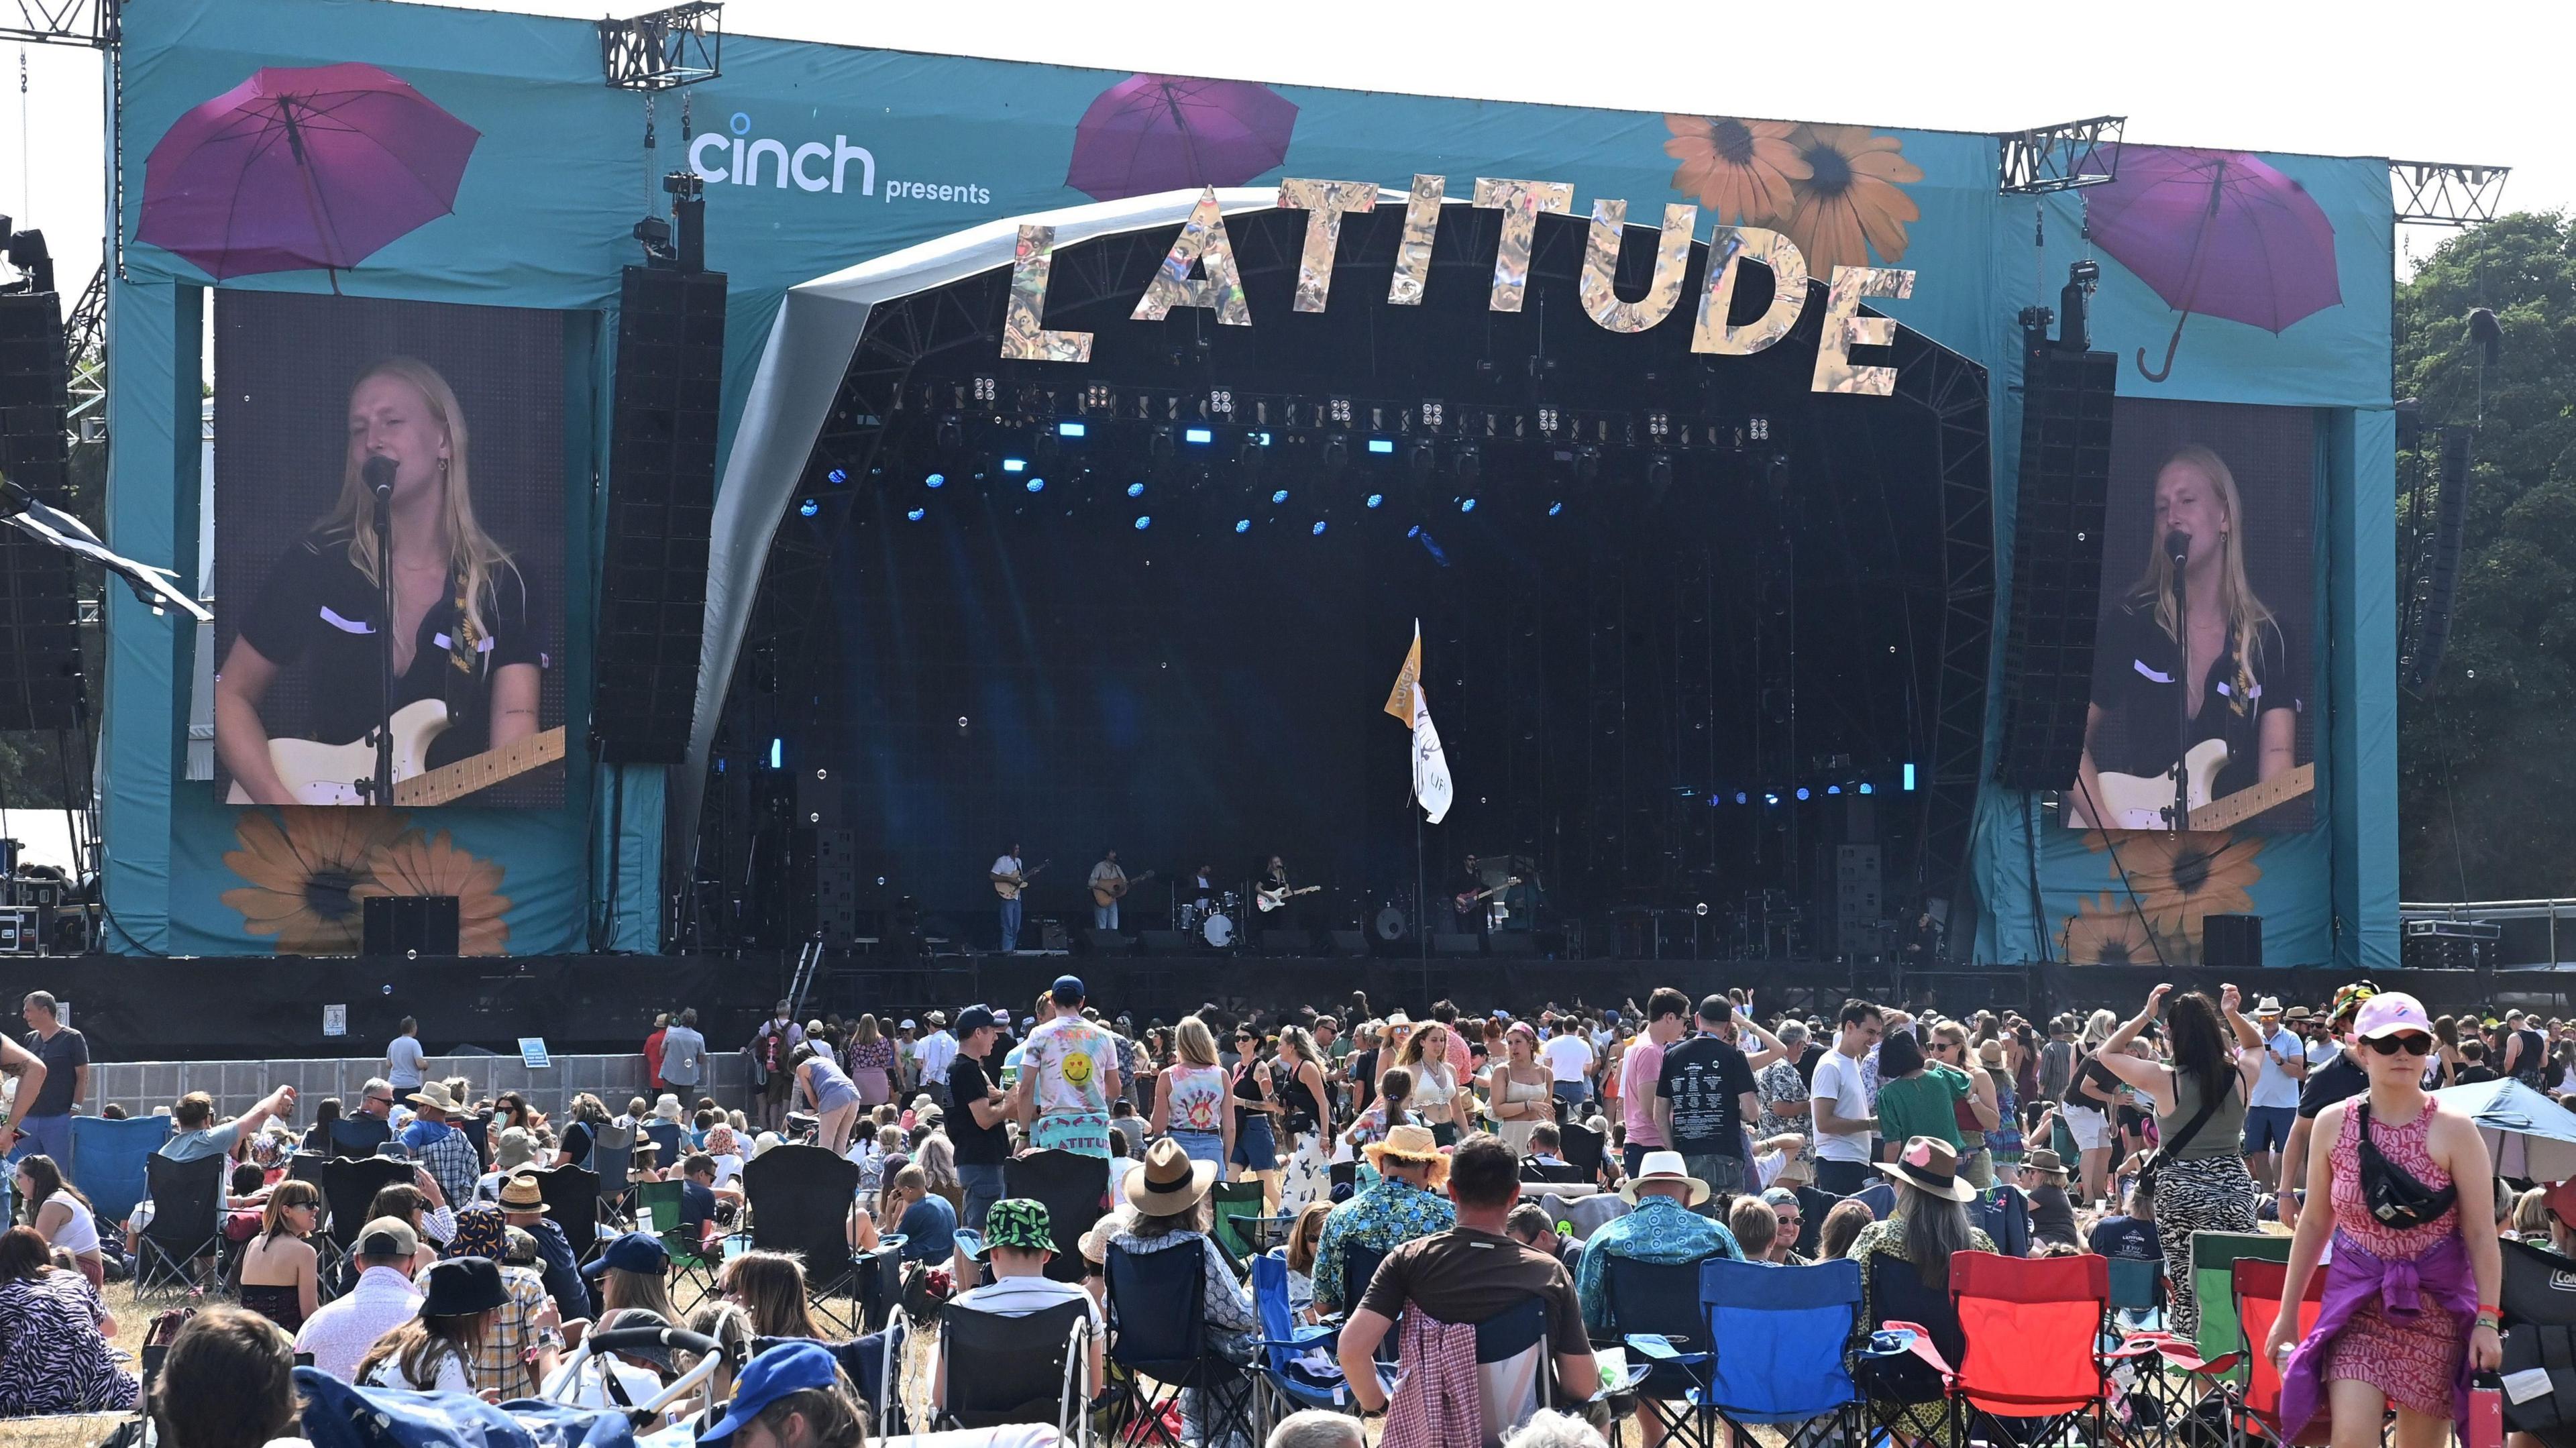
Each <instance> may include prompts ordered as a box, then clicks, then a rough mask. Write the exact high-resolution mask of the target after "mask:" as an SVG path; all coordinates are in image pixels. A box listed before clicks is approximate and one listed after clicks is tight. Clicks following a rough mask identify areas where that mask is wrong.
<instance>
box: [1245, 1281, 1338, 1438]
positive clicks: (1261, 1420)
mask: <svg viewBox="0 0 2576 1448" xmlns="http://www.w3.org/2000/svg"><path fill="white" fill-rule="evenodd" d="M1252 1306H1253V1310H1254V1312H1256V1313H1257V1314H1259V1316H1260V1318H1261V1344H1260V1349H1261V1380H1260V1382H1259V1384H1258V1385H1257V1387H1256V1397H1255V1400H1254V1408H1255V1417H1254V1424H1255V1427H1256V1429H1257V1431H1256V1432H1255V1433H1254V1434H1253V1437H1254V1439H1255V1440H1256V1441H1261V1442H1267V1441H1268V1440H1269V1437H1270V1430H1271V1429H1272V1428H1274V1427H1276V1426H1277V1425H1278V1423H1279V1420H1280V1419H1282V1418H1285V1417H1287V1416H1288V1415H1289V1414H1291V1413H1294V1412H1297V1411H1299V1410H1301V1409H1305V1408H1322V1409H1326V1410H1328V1411H1330V1412H1335V1413H1344V1412H1353V1411H1356V1408H1357V1405H1355V1404H1354V1403H1352V1401H1351V1394H1350V1385H1349V1384H1348V1383H1347V1382H1345V1381H1343V1378H1342V1373H1341V1369H1340V1368H1339V1367H1335V1368H1333V1369H1332V1370H1330V1371H1329V1372H1323V1371H1318V1370H1317V1369H1316V1368H1315V1367H1314V1366H1313V1365H1312V1364H1309V1363H1307V1362H1304V1361H1302V1359H1303V1358H1304V1357H1305V1356H1306V1355H1307V1354H1308V1353H1310V1352H1314V1351H1316V1350H1318V1349H1321V1350H1322V1351H1323V1353H1324V1355H1325V1356H1326V1357H1327V1358H1330V1357H1332V1356H1334V1353H1335V1349H1336V1347H1337V1346H1338V1344H1339V1343H1340V1341H1341V1336H1342V1330H1341V1329H1340V1328H1338V1327H1320V1326H1310V1325H1306V1324H1302V1323H1300V1322H1298V1321H1297V1319H1296V1315H1295V1313H1294V1312H1293V1311H1292V1310H1291V1309H1290V1308H1289V1305H1288V1259H1287V1257H1286V1256H1285V1255H1283V1253H1282V1252H1281V1251H1279V1250H1275V1249H1274V1250H1272V1251H1269V1252H1264V1253H1262V1254H1261V1255H1260V1256H1258V1257H1255V1258H1253V1259H1252Z"/></svg>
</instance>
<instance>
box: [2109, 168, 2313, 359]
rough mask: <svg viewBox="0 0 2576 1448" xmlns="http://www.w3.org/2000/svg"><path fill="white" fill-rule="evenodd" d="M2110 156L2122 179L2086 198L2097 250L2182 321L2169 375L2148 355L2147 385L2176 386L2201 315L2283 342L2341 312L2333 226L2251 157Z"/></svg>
mask: <svg viewBox="0 0 2576 1448" xmlns="http://www.w3.org/2000/svg"><path fill="white" fill-rule="evenodd" d="M2104 149H2105V150H2110V151H2114V152H2115V153H2116V155H2117V161H2116V166H2117V169H2118V173H2119V179H2118V180H2116V181H2113V182H2110V183H2109V184H2107V185H2104V186H2099V187H2095V188H2093V189H2091V190H2088V191H2086V192H2085V193H2084V196H2085V220H2086V224H2087V225H2088V226H2090V227H2091V229H2092V236H2093V239H2094V240H2095V241H2097V242H2099V243H2101V245H2102V249H2103V250H2104V251H2106V252H2109V253H2110V254H2111V255H2112V256H2113V257H2115V258H2117V259H2118V261H2119V262H2120V264H2121V265H2123V266H2125V267H2127V268H2128V269H2129V270H2131V271H2133V272H2135V273H2137V275H2138V280H2140V281H2143V282H2145V283H2146V284H2147V285H2148V286H2150V287H2153V288H2155V292H2156V295H2157V296H2160V297H2162V298H2164V300H2165V304H2166V305H2168V306H2170V307H2172V308H2173V309H2174V310H2176V311H2178V312H2180V313H2182V315H2181V316H2180V317H2177V318H2175V319H2174V334H2173V340H2172V341H2171V342H2170V343H2168V344H2166V346H2165V360H2164V366H2163V368H2162V369H2160V370H2157V371H2149V370H2148V368H2147V349H2146V348H2144V347H2141V348H2139V349H2138V371H2139V372H2140V373H2142V374H2144V375H2145V377H2146V378H2147V380H2148V381H2150V382H2162V381H2164V380H2165V378H2166V377H2167V376H2169V375H2171V374H2172V372H2173V359H2174V351H2175V349H2176V348H2178V347H2180V346H2181V345H2182V326H2183V323H2184V322H2186V321H2189V320H2190V319H2191V315H2192V314H2193V313H2194V312H2198V313H2200V314H2201V315H2203V316H2208V317H2224V318H2226V319H2227V320H2229V321H2231V322H2243V323H2245V324H2246V325H2248V326H2253V327H2261V328H2263V329H2264V330H2265V331H2268V332H2273V333H2278V332H2280V331H2281V330H2282V329H2284V328H2286V327H2288V326H2289V325H2290V324H2291V323H2293V322H2296V321H2298V320H2299V319H2300V318H2302V317H2305V316H2308V315H2310V314H2312V313H2315V312H2320V311H2323V310H2325V309H2326V308H2328V307H2332V306H2337V305H2340V304H2341V303H2342V301H2343V291H2342V288H2341V286H2340V285H2339V284H2338V283H2337V281H2336V279H2335V247H2334V223H2333V222H2331V221H2328V220H2327V219H2326V213H2325V208H2323V207H2321V206H2319V205H2317V202H2316V198H2315V197H2313V196H2310V195H2309V194H2308V192H2307V188H2306V187H2303V186H2301V185H2300V184H2299V183H2298V182H2296V181H2293V180H2291V179H2290V178H2289V177H2287V176H2284V175H2282V174H2281V173H2280V172H2279V171H2277V170H2274V169H2273V168H2272V167H2271V166H2270V165H2268V164H2266V163H2265V162H2264V161H2262V160H2261V159H2260V158H2258V157H2255V156H2251V155H2248V154H2246V153H2245V152H2243V151H2204V150H2198V149H2194V148H2192V147H2188V146H2120V147H2105V148H2104Z"/></svg>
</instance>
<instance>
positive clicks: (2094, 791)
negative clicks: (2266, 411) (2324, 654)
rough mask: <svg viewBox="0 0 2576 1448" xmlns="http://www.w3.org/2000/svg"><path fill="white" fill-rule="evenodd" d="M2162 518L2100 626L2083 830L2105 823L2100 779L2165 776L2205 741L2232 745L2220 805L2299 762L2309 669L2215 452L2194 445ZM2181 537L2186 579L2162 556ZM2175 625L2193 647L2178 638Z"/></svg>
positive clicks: (2162, 479) (2166, 475)
mask: <svg viewBox="0 0 2576 1448" xmlns="http://www.w3.org/2000/svg"><path fill="white" fill-rule="evenodd" d="M2155 510H2156V511H2155V520H2154V526H2153V527H2152V528H2151V529H2150V530H2149V538H2148V544H2147V549H2148V557H2147V566H2146V570H2145V572H2143V573H2142V574H2140V575H2139V577H2138V581H2137V582H2136V583H2135V584H2134V585H2132V586H2131V587H2130V589H2129V591H2128V593H2127V594H2126V595H2125V596H2123V597H2122V598H2121V599H2120V601H2119V602H2118V603H2117V604H2116V605H2114V606H2113V607H2112V608H2111V610H2110V611H2109V612H2108V613H2106V614H2104V615H2103V617H2102V622H2101V627H2100V631H2099V633H2098V635H2097V637H2096V639H2095V642H2094V649H2093V698H2092V707H2091V709H2090V710H2089V711H2088V712H2087V714H2086V719H2085V746H2084V755H2083V759H2082V762H2081V764H2080V765H2079V766H2078V779H2077V782H2076V789H2075V792H2074V794H2073V796H2072V797H2071V798H2070V799H2069V800H2068V804H2069V806H2070V809H2069V811H2068V815H2067V818H2068V821H2069V823H2071V824H2074V825H2076V826H2078V827H2079V828H2088V829H2089V828H2095V827H2097V825H2098V824H2099V823H2100V820H2099V817H2098V814H2097V806H2098V805H2099V802H2100V801H2101V800H2102V797H2103V796H2102V787H2101V776H2102V773H2103V771H2106V770H2108V771H2113V772H2116V773H2120V774H2128V775H2138V776H2143V777H2154V776H2157V775H2163V774H2169V773H2170V772H2171V771H2172V770H2173V768H2174V767H2175V762H2176V760H2177V759H2178V758H2179V755H2180V751H2181V750H2184V749H2188V748H2190V747H2192V746H2196V745H2199V744H2201V743H2203V742H2205V741H2207V740H2211V739H2219V740H2224V741H2225V742H2226V746H2227V763H2226V765H2225V766H2224V767H2222V768H2221V769H2220V770H2219V772H2218V776H2217V778H2215V779H2213V780H2212V781H2211V782H2210V788H2209V798H2210V800H2212V801H2216V800H2220V799H2224V798H2225V797H2227V796H2228V795H2231V794H2234V793H2236V792H2237V791H2238V790H2241V789H2245V788H2248V787H2250V786H2252V785H2255V784H2258V783H2260V782H2262V781H2263V780H2266V779H2270V778H2272V777H2273V776H2274V775H2277V774H2283V773H2287V772H2288V771H2290V770H2291V769H2294V768H2295V767H2297V764H2298V761H2297V759H2296V757H2295V755H2296V753H2297V744H2298V718H2299V709H2300V707H2301V705H2302V702H2303V696H2304V694H2305V693H2306V685H2305V682H2304V680H2305V678H2306V675H2305V672H2304V668H2305V666H2304V664H2303V663H2302V662H2301V661H2299V660H2297V659H2295V658H2293V657H2291V655H2290V649H2289V644H2288V641H2287V639H2286V637H2285V636H2284V635H2283V633H2282V631H2281V627H2280V625H2279V624H2278V623H2277V622H2275V621H2274V619H2273V616H2272V611H2271V610H2270V609H2269V608H2267V607H2265V606H2264V604H2263V600H2262V599H2261V598H2260V597H2258V596H2256V594H2255V592H2254V588H2253V584H2252V583H2251V582H2250V581H2249V580H2248V579H2247V577H2246V574H2245V528H2244V522H2243V520H2244V516H2245V515H2244V508H2243V506H2242V504H2241V503H2240V502H2239V500H2238V497H2237V491H2236V479H2235V476H2234V474H2232V473H2230V472H2229V471H2228V467H2227V464H2226V462H2225V461H2223V460H2222V459H2221V458H2220V457H2219V456H2218V454H2216V453H2215V452H2212V451H2210V450H2209V449H2208V448H2206V447H2202V446H2200V445H2198V444H2193V445H2191V446H2188V447H2184V448H2182V449H2180V450H2179V451H2177V452H2176V453H2174V455H2173V456H2172V457H2171V458H2170V459H2168V460H2167V461H2166V463H2165V465H2164V467H2163V469H2162V470H2160V471H2159V472H2158V473H2157V474H2156V492H2155ZM2175 539H2179V540H2180V542H2181V543H2182V544H2183V545H2184V547H2185V548H2186V550H2187V551H2186V552H2185V554H2184V558H2185V561H2184V563H2183V565H2182V567H2181V568H2180V569H2179V570H2177V569H2176V568H2175V566H2174V561H2173V557H2172V554H2171V553H2170V552H2169V551H2168V549H2167V546H2166V545H2167V543H2168V541H2170V540H2175ZM2177 596H2179V597H2180V599H2181V606H2180V607H2179V608H2178V607H2177V603H2176V599H2177ZM2178 619H2179V620H2181V621H2182V623H2181V625H2180V626H2183V627H2187V628H2188V630H2189V633H2190V637H2189V638H2188V639H2178V638H2177V637H2176V634H2177V631H2178ZM2177 690H2180V691H2182V695H2183V697H2182V698H2181V699H2180V700H2179V701H2177V700H2176V698H2175V693H2176V691H2177ZM2182 718H2188V719H2189V721H2190V722H2189V724H2188V725H2187V726H2183V725H2180V724H2178V720H2180V719H2182ZM2178 730H2179V731H2181V732H2183V733H2184V736H2185V737H2184V738H2183V739H2182V740H2181V741H2179V744H2178V741H2177V738H2176V735H2177V732H2178Z"/></svg>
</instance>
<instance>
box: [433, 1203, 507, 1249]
mask: <svg viewBox="0 0 2576 1448" xmlns="http://www.w3.org/2000/svg"><path fill="white" fill-rule="evenodd" d="M509 1252H510V1224H509V1223H507V1222H505V1221H503V1220H501V1209H500V1208H499V1207H494V1206H484V1205H479V1204H478V1205H476V1206H471V1207H467V1208H465V1209H464V1210H463V1211H460V1212H458V1213H457V1214H456V1235H455V1236H453V1237H450V1238H448V1239H447V1250H446V1252H445V1253H443V1254H441V1255H444V1256H448V1257H489V1258H491V1259H492V1260H493V1261H495V1262H498V1261H500V1260H501V1259H502V1258H503V1257H505V1256H508V1255H509Z"/></svg>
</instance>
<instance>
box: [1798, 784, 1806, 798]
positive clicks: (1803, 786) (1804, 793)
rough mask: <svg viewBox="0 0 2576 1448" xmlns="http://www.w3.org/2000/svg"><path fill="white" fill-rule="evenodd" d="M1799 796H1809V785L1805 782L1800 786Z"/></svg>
mask: <svg viewBox="0 0 2576 1448" xmlns="http://www.w3.org/2000/svg"><path fill="white" fill-rule="evenodd" d="M1798 798H1800V799H1805V798H1807V787H1806V786H1805V785H1803V784H1802V785H1799V786H1798Z"/></svg>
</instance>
